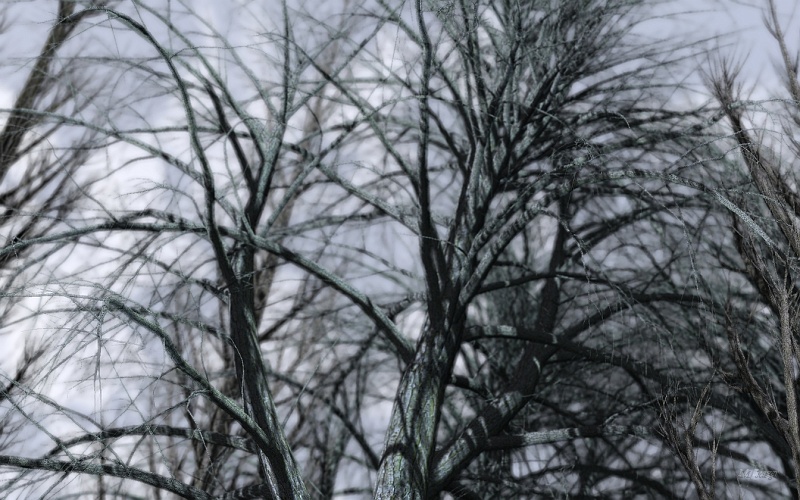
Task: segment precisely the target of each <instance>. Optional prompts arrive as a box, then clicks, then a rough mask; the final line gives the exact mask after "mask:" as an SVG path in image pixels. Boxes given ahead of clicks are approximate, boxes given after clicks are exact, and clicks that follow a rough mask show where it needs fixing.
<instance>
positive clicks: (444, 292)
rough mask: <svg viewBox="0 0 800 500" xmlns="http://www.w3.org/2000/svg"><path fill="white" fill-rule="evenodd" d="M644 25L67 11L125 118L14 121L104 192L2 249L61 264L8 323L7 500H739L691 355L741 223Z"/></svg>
mask: <svg viewBox="0 0 800 500" xmlns="http://www.w3.org/2000/svg"><path fill="white" fill-rule="evenodd" d="M646 7H647V5H646V3H642V2H630V1H627V0H626V1H623V0H619V1H616V0H614V1H603V2H598V1H592V0H572V1H566V2H551V1H539V0H522V1H520V0H516V1H497V2H490V1H483V0H471V1H467V0H459V1H453V2H425V1H422V0H416V1H414V2H393V1H389V0H377V1H375V2H365V3H358V4H356V3H347V2H345V3H342V4H341V5H336V6H335V7H331V6H325V7H313V9H316V10H312V7H311V6H303V4H292V5H289V4H288V2H283V3H282V4H280V5H277V6H272V5H267V6H265V7H259V6H256V5H254V4H249V3H248V4H245V5H244V6H240V7H237V9H241V10H236V11H235V15H230V12H228V11H227V9H224V8H221V7H211V9H212V10H211V11H201V10H199V7H197V6H196V5H194V4H192V3H191V2H186V3H182V2H173V3H170V4H169V6H168V8H165V7H164V6H163V5H161V4H160V3H158V2H152V3H148V2H144V1H139V0H136V1H132V2H123V3H120V4H119V5H117V6H107V5H94V4H88V3H87V4H85V5H82V6H80V7H77V6H75V5H74V4H64V5H62V12H61V13H60V16H59V18H58V20H59V21H58V23H57V24H56V28H54V33H55V32H57V31H59V30H62V31H63V30H64V29H65V28H63V27H70V26H75V25H77V23H78V22H83V20H85V19H87V18H88V16H90V15H92V16H93V17H91V20H92V22H93V23H94V24H93V25H92V26H91V27H90V28H88V29H86V30H84V31H82V32H81V33H80V35H75V42H76V43H78V44H80V43H81V41H82V37H85V38H86V39H90V40H94V41H95V44H94V45H93V47H94V49H93V50H92V51H90V52H89V53H88V54H86V55H85V57H83V58H82V59H80V63H81V64H82V65H83V66H81V67H85V68H93V69H94V70H95V71H97V72H99V73H101V74H103V75H110V76H109V78H111V80H110V81H112V82H113V85H110V88H109V89H108V90H107V93H106V94H103V96H102V102H104V103H106V102H107V103H110V104H112V105H113V109H112V110H109V111H107V113H106V114H105V115H102V116H100V117H99V119H98V117H97V116H95V117H93V119H87V118H84V117H82V116H80V115H78V114H76V113H69V112H63V111H62V112H59V111H58V110H49V109H48V110H37V109H36V108H34V107H33V106H31V105H30V104H25V105H24V106H21V107H20V109H21V110H22V111H20V116H23V117H28V118H27V119H32V118H30V117H36V118H37V119H41V120H42V123H44V124H48V123H52V124H53V126H54V127H55V126H56V125H58V126H61V127H71V128H73V129H75V130H86V131H89V132H91V133H93V134H95V135H96V136H97V137H100V138H102V142H97V143H96V144H95V145H96V147H97V148H101V147H102V151H105V152H106V153H107V155H106V158H107V165H106V166H105V167H104V168H105V175H104V177H103V178H102V179H101V180H100V181H99V182H97V183H96V184H95V187H94V189H86V190H84V191H83V192H82V193H81V202H82V203H83V208H84V211H83V212H82V213H81V214H78V215H73V216H70V217H68V216H66V215H65V214H57V215H56V216H52V219H53V220H54V221H55V222H54V223H53V225H52V227H46V228H43V229H42V231H44V232H42V233H38V234H27V233H26V234H22V235H20V237H19V238H18V239H17V240H16V241H14V242H11V243H9V244H8V245H6V247H5V248H4V249H2V250H0V255H2V256H3V257H4V258H5V257H6V256H10V255H11V254H12V253H13V252H22V251H26V252H31V255H33V253H35V252H41V251H45V250H43V249H47V248H51V246H53V248H57V249H58V251H59V252H62V254H57V253H54V254H53V255H56V256H58V255H63V253H65V250H66V251H69V256H65V257H64V259H65V261H66V262H68V263H69V264H70V266H72V267H71V270H70V271H69V272H62V273H59V272H55V271H47V273H45V274H46V277H47V279H46V280H45V282H44V283H33V284H26V285H27V286H24V287H13V288H9V289H8V290H7V292H6V293H5V295H6V296H14V297H19V296H23V295H28V296H31V297H38V298H40V299H41V307H40V308H39V309H38V310H37V311H36V318H38V319H39V320H40V321H47V320H48V318H49V319H50V320H51V321H50V322H49V325H48V329H47V338H48V340H49V344H47V346H48V349H47V351H44V352H42V353H41V354H38V351H37V355H38V356H39V358H38V361H37V362H38V363H39V366H42V367H47V373H45V374H39V376H38V377H32V378H30V379H28V380H26V381H25V383H21V382H15V385H14V386H13V390H9V389H7V390H6V392H5V393H4V394H6V395H9V394H10V395H14V394H15V392H14V391H17V392H16V395H14V397H13V398H12V397H10V396H9V397H7V399H6V405H5V406H4V407H3V408H4V409H5V410H7V415H6V420H7V421H8V422H12V423H14V425H17V426H18V427H19V429H20V433H21V434H20V435H24V436H25V439H26V440H27V441H26V443H30V445H25V446H23V443H21V442H17V443H11V444H9V446H8V447H7V448H6V449H5V450H3V452H2V454H0V465H2V466H3V472H4V474H5V475H4V476H3V483H2V484H1V485H0V488H2V491H3V494H4V495H8V496H13V497H25V498H34V497H37V496H38V497H50V496H56V495H63V496H67V495H69V494H77V495H84V496H87V497H98V496H99V497H103V498H105V497H130V498H145V497H146V498H151V497H156V498H162V497H166V496H169V495H177V496H180V497H185V498H200V499H203V498H281V499H283V498H307V497H315V498H331V497H334V496H337V497H339V496H347V495H354V496H362V497H364V496H370V495H374V496H375V497H377V498H409V499H411V498H428V497H431V498H437V497H440V496H442V495H451V496H453V497H459V498H485V497H488V496H497V497H509V498H524V497H542V496H556V495H564V496H575V497H592V496H606V497H624V496H636V495H643V496H648V497H672V496H676V497H685V496H687V495H689V494H690V493H689V492H690V491H692V490H693V489H696V490H698V491H700V492H701V495H706V496H713V495H714V494H716V493H717V492H723V491H728V490H726V488H728V487H729V486H730V485H729V484H727V483H726V481H727V479H730V478H729V477H728V476H726V475H725V474H729V473H730V472H731V471H734V472H735V470H734V469H733V468H732V467H733V466H732V465H730V464H734V463H738V462H741V461H742V460H748V459H747V457H746V454H744V453H743V452H741V451H740V449H739V448H737V447H736V446H731V445H729V443H728V442H727V441H726V442H725V443H721V442H720V438H719V437H716V438H715V437H714V436H716V435H717V434H714V433H715V432H717V431H718V426H717V427H715V426H714V425H712V424H713V422H712V423H709V420H707V419H705V418H704V416H705V415H706V414H707V413H704V412H711V413H712V414H713V415H719V418H727V416H728V415H729V413H730V411H729V410H730V408H731V407H730V405H732V404H737V405H738V404H745V405H746V404H747V402H746V401H744V400H741V399H735V398H734V400H733V401H734V403H728V402H727V401H726V399H725V397H726V394H725V392H724V390H725V388H727V387H728V386H727V385H725V384H723V383H720V379H719V376H720V375H726V374H727V372H725V373H722V372H721V371H720V369H721V368H720V366H722V365H719V364H715V362H716V358H713V359H710V360H709V362H705V359H704V358H703V356H712V355H713V353H715V352H717V351H718V346H717V345H716V344H714V342H715V338H716V339H718V338H719V336H717V337H714V335H713V332H708V334H707V335H697V333H696V332H697V331H698V330H700V329H702V328H704V326H706V325H724V321H721V319H722V318H726V317H731V318H735V317H736V316H735V315H736V313H735V312H734V310H733V306H731V307H727V306H726V304H732V303H733V301H732V300H726V299H725V298H724V297H720V296H719V295H718V294H715V293H713V289H712V284H713V283H716V282H717V281H720V280H722V278H720V277H719V276H720V275H719V274H713V276H706V275H705V274H703V273H706V274H708V273H709V272H713V273H717V271H718V269H719V268H720V267H721V266H719V262H718V260H714V259H712V258H710V257H709V256H711V257H714V256H717V255H719V252H718V253H717V254H715V253H714V252H715V251H717V250H718V248H717V247H716V246H715V243H717V241H716V240H714V237H716V236H718V235H724V230H722V229H720V221H726V222H727V221H729V220H731V219H730V217H729V215H728V214H729V211H731V210H733V213H734V215H735V217H734V220H735V221H737V222H735V223H734V224H750V223H754V222H753V221H754V218H753V216H752V215H748V214H747V213H745V212H744V211H743V210H742V209H737V208H736V207H737V205H736V203H738V199H735V197H732V195H731V194H730V193H729V192H728V191H727V190H725V189H723V187H720V186H718V185H717V183H716V181H715V180H713V179H709V176H708V174H707V172H706V170H705V168H704V167H705V165H706V161H707V160H708V157H707V156H706V155H707V154H708V153H709V152H710V151H712V152H713V151H716V150H715V149H714V148H713V147H711V146H709V145H708V144H706V143H707V142H708V141H709V140H710V139H711V138H714V137H715V136H714V135H713V133H712V132H713V130H714V129H713V125H714V124H715V123H716V122H718V121H719V120H720V119H721V118H722V117H723V116H724V115H725V112H722V111H719V110H716V111H717V112H716V113H715V112H714V111H715V110H713V109H709V110H707V109H702V110H699V111H698V110H690V111H686V110H684V109H681V108H679V107H678V105H677V104H676V103H673V102H671V101H670V99H669V96H671V95H673V94H674V93H675V92H676V89H677V90H679V89H680V86H679V85H678V84H677V83H676V80H675V77H674V74H673V73H672V72H673V71H677V68H678V67H679V64H678V63H679V62H680V61H682V60H685V59H686V58H688V57H689V56H691V55H693V54H696V53H699V52H701V51H702V50H703V49H702V46H701V45H697V46H693V45H689V46H679V47H676V46H671V45H669V44H667V43H666V42H665V41H663V40H648V39H646V38H645V37H644V36H643V35H642V34H641V33H640V32H637V27H638V26H640V24H639V23H640V21H641V16H643V15H646V10H644V9H646ZM215 8H216V9H221V10H216V11H214V10H213V9H215ZM259 9H265V10H259ZM270 9H273V10H270ZM323 9H333V10H331V11H324V10H323ZM220 15H229V16H230V17H229V18H225V19H216V21H215V20H214V19H215V16H220ZM226 26H227V28H226ZM92 37H94V38H92ZM84 43H85V42H84ZM105 49H107V51H104V50H105ZM718 95H721V94H718ZM98 99H100V98H99V97H98V98H94V101H93V102H97V101H98ZM727 109H730V106H728V107H726V108H725V110H727ZM9 116H11V117H13V116H14V112H13V111H12V112H11V113H10V114H9ZM728 117H730V114H729V115H728ZM9 123H10V121H9ZM33 125H35V124H33V123H29V124H26V125H25V127H24V130H31V129H32V127H33ZM737 133H738V132H737ZM79 163H80V162H79V161H76V163H75V164H76V165H78V164H79ZM721 180H724V179H720V181H721ZM109 192H112V193H114V194H115V195H117V196H109V194H108V193H109ZM709 200H711V201H712V202H713V203H709ZM737 210H738V211H737ZM36 213H37V214H39V213H46V212H43V211H42V210H38V211H36ZM748 227H749V226H748ZM754 234H756V235H757V236H759V237H760V235H761V233H754ZM748 241H749V240H748ZM770 241H772V240H770ZM759 244H760V243H759ZM769 248H772V247H769ZM720 252H721V250H720ZM86 256H90V257H86ZM700 256H703V260H702V261H700V260H698V258H699V257H700ZM81 261H82V262H81ZM41 262H42V263H43V264H42V265H43V266H44V264H45V263H50V264H52V262H53V259H50V260H47V261H45V260H42V261H41ZM701 263H702V264H703V266H705V265H706V264H708V266H714V265H717V266H718V267H717V268H713V267H708V268H706V267H702V268H701V267H698V266H699V264H701ZM784 267H785V266H784ZM715 280H717V281H715ZM34 285H35V286H34ZM736 293H740V292H739V291H737V292H736ZM734 305H736V304H734ZM54 318H57V319H56V320H55V321H57V323H55V322H54V320H53V319H54ZM732 321H734V320H732ZM736 321H738V320H736ZM720 327H721V326H720ZM731 338H733V339H735V338H736V337H735V336H734V337H731ZM731 342H732V343H731V344H730V345H734V344H735V342H734V341H731ZM731 352H734V353H735V352H736V351H731ZM709 353H710V354H709ZM737 366H738V365H737ZM715 377H716V378H715ZM725 380H728V379H725ZM715 381H716V382H717V385H713V382H715ZM726 411H727V412H728V413H726ZM714 412H716V413H714ZM736 412H739V413H735V412H734V413H735V414H734V417H737V418H740V419H745V418H746V417H748V415H749V414H750V413H752V409H748V408H745V409H744V410H741V411H740V410H739V409H738V407H736ZM731 418H733V417H731ZM741 421H742V422H745V420H741ZM726 439H728V437H727V436H726ZM732 439H733V438H731V439H729V441H730V440H732ZM718 463H719V464H722V465H724V467H722V465H721V466H720V467H721V471H720V472H719V474H717V469H716V466H717V465H716V464H718ZM709 469H710V471H711V475H709V474H708V472H709V471H708V470H709ZM734 479H735V478H734ZM134 484H136V485H138V486H136V487H134V486H132V485H134ZM759 491H768V492H778V493H780V492H782V491H783V490H781V489H780V486H777V487H774V489H770V486H767V487H766V488H762V489H761V490H759ZM140 492H141V493H140Z"/></svg>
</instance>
